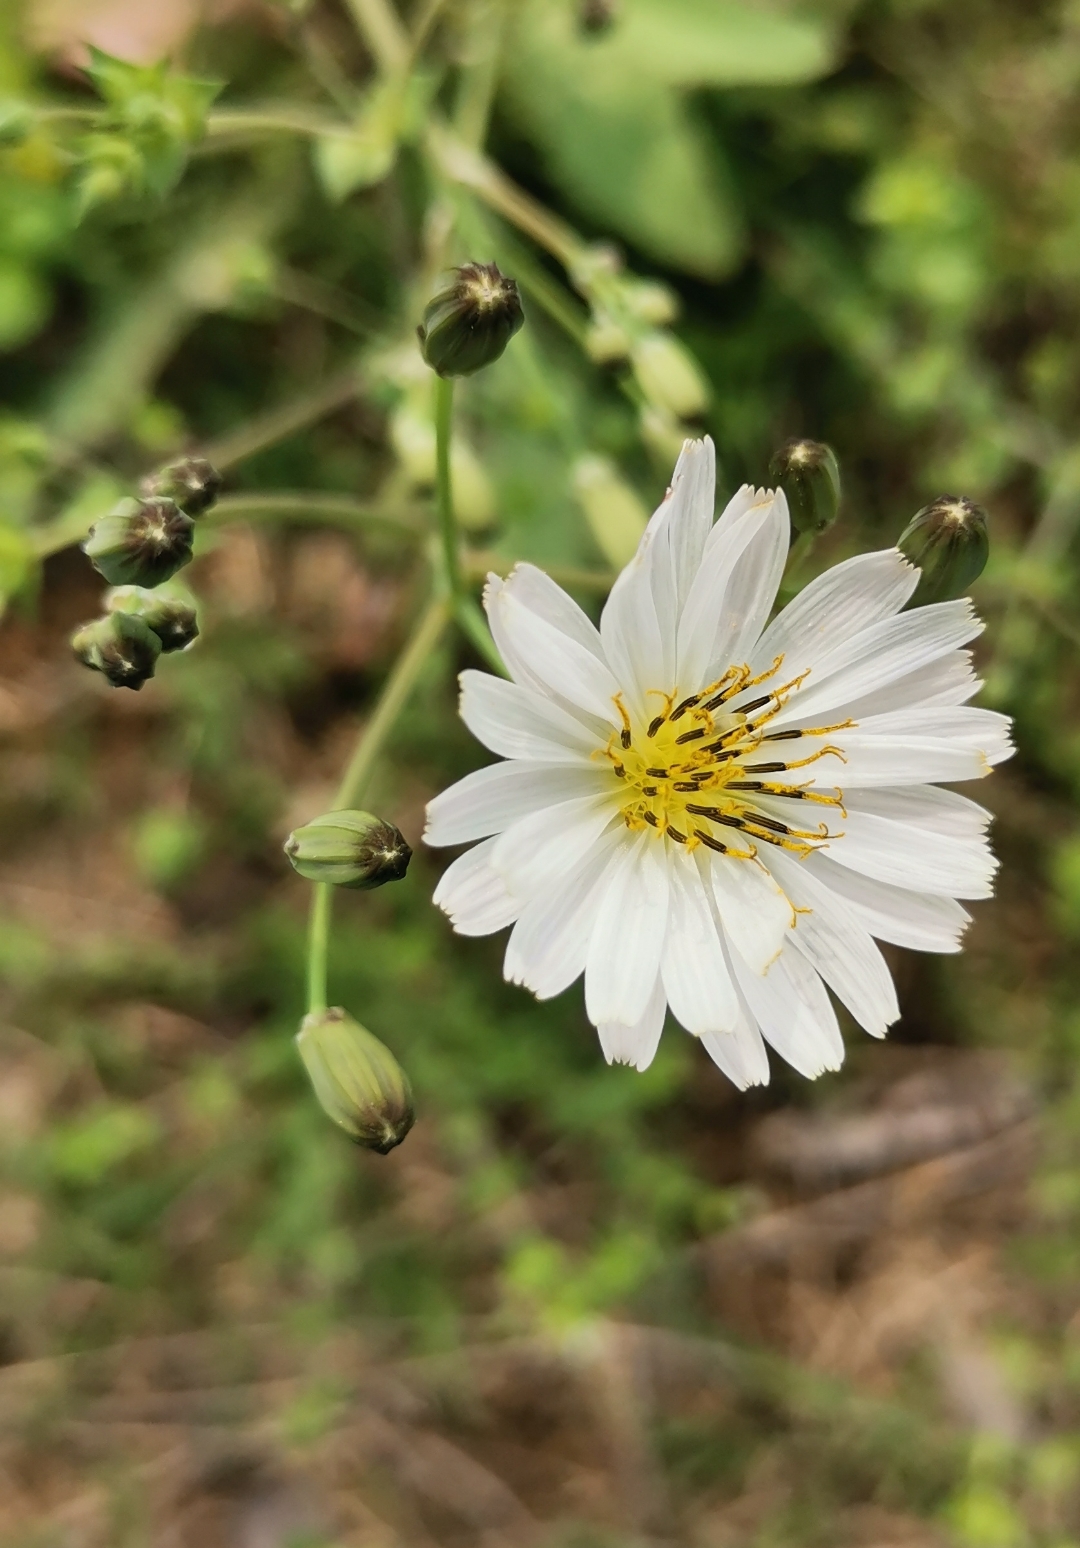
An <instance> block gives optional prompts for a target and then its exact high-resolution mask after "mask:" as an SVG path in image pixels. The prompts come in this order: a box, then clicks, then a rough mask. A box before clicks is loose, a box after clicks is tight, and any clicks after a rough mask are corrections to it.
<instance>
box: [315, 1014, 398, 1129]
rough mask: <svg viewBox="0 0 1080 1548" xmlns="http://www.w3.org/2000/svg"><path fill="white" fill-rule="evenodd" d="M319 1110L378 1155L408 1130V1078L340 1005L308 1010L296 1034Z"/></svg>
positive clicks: (382, 1047)
mask: <svg viewBox="0 0 1080 1548" xmlns="http://www.w3.org/2000/svg"><path fill="white" fill-rule="evenodd" d="M296 1046H297V1049H298V1050H299V1053H300V1057H301V1059H302V1060H303V1061H304V1068H305V1069H306V1070H307V1073H308V1078H309V1079H310V1081H311V1084H312V1088H313V1090H314V1092H315V1095H316V1097H317V1098H318V1102H319V1106H320V1107H321V1108H322V1110H323V1112H324V1113H325V1114H326V1116H327V1117H328V1118H330V1119H331V1120H332V1121H333V1122H334V1123H336V1124H337V1125H338V1127H339V1128H341V1129H344V1130H345V1133H346V1134H347V1135H348V1136H349V1138H350V1139H351V1140H352V1141H353V1142H354V1143H355V1144H357V1145H362V1146H364V1147H365V1148H366V1149H368V1150H376V1151H378V1153H379V1154H380V1155H382V1156H385V1155H386V1154H387V1152H388V1151H391V1150H393V1149H394V1147H395V1146H396V1145H400V1144H401V1142H402V1140H403V1139H404V1138H405V1136H406V1134H408V1132H409V1130H410V1129H411V1128H412V1126H413V1121H414V1119H415V1117H416V1114H415V1113H414V1111H413V1099H412V1088H411V1087H410V1085H409V1078H408V1076H407V1075H406V1074H405V1071H404V1070H403V1069H402V1068H401V1065H400V1064H399V1063H398V1062H397V1060H396V1059H395V1058H394V1056H393V1054H392V1053H391V1052H390V1050H389V1048H387V1047H386V1045H385V1044H384V1043H380V1041H379V1039H378V1038H377V1037H374V1036H373V1035H372V1034H371V1033H370V1032H369V1031H368V1030H367V1028H366V1027H362V1026H361V1025H360V1023H359V1022H358V1021H354V1020H353V1019H352V1017H351V1016H350V1015H349V1014H348V1013H347V1012H346V1011H344V1010H342V1009H341V1007H340V1006H331V1007H330V1008H329V1009H328V1010H321V1011H312V1012H310V1014H309V1015H307V1016H305V1017H304V1020H303V1022H302V1023H301V1025H300V1031H299V1032H298V1033H297V1035H296Z"/></svg>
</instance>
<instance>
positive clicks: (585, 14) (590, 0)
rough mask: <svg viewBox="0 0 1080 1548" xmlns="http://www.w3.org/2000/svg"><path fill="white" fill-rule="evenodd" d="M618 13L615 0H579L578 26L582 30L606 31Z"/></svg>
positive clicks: (592, 31)
mask: <svg viewBox="0 0 1080 1548" xmlns="http://www.w3.org/2000/svg"><path fill="white" fill-rule="evenodd" d="M618 14H619V7H618V5H617V3H616V0H579V3H578V26H579V27H580V28H581V30H582V32H591V33H597V32H606V31H607V30H608V28H609V27H611V26H613V25H614V23H615V20H616V18H617V17H618Z"/></svg>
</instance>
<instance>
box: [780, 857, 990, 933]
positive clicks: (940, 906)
mask: <svg viewBox="0 0 1080 1548" xmlns="http://www.w3.org/2000/svg"><path fill="white" fill-rule="evenodd" d="M803 864H804V866H805V868H806V870H808V871H810V872H812V873H813V875H815V876H817V877H818V878H819V879H820V880H821V881H823V882H825V883H826V884H827V885H828V886H829V887H830V888H831V889H832V891H833V892H835V893H838V894H839V895H840V897H842V898H845V899H846V900H847V902H848V903H849V904H850V905H851V907H852V908H853V909H854V910H855V913H856V914H857V915H858V916H859V918H860V919H861V920H862V922H863V924H864V925H865V926H866V928H867V929H868V930H869V931H870V934H871V935H874V936H876V937H877V938H878V940H879V941H891V942H892V944H893V945H894V946H906V947H908V949H909V950H910V951H937V952H953V951H959V950H960V946H961V937H962V936H963V933H964V931H965V929H966V928H967V926H968V925H969V924H970V923H971V915H970V914H969V913H968V911H967V909H965V908H963V907H961V905H960V904H959V903H957V902H956V900H955V899H954V898H947V897H936V896H934V895H933V894H932V893H928V892H909V891H908V889H907V888H905V887H890V886H889V885H888V884H887V883H886V882H879V881H874V880H873V878H872V877H869V876H861V875H860V874H859V872H858V871H849V870H848V869H847V867H846V866H843V865H837V864H836V862H835V861H833V860H830V859H829V857H828V855H823V854H820V853H818V854H813V855H811V856H810V858H809V859H808V860H805V861H804V862H803Z"/></svg>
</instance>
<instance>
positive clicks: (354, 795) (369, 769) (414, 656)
mask: <svg viewBox="0 0 1080 1548" xmlns="http://www.w3.org/2000/svg"><path fill="white" fill-rule="evenodd" d="M447 616H448V609H447V604H446V600H445V599H444V598H443V597H436V598H435V599H434V601H432V602H429V603H428V606H427V608H426V609H425V611H424V613H423V614H422V616H421V618H420V622H419V623H418V624H417V626H416V629H415V631H414V632H413V635H412V638H411V639H410V640H409V643H408V644H407V645H406V647H405V649H404V651H403V652H402V653H401V655H400V656H399V657H398V659H397V661H396V662H395V664H394V668H393V671H392V672H391V673H390V676H389V677H388V678H387V679H386V682H385V683H384V684H383V690H382V693H381V694H380V695H379V700H378V703H377V704H376V706H375V710H374V713H373V714H372V717H371V719H370V720H369V721H368V723H367V725H366V726H365V727H364V729H363V731H362V732H361V733H360V736H359V738H358V740H357V743H356V748H355V750H354V752H353V755H352V757H351V758H350V760H349V763H348V766H347V768H346V770H345V772H344V774H343V775H342V777H341V783H340V785H339V786H338V789H337V794H336V795H335V796H334V805H333V810H334V811H345V810H347V809H349V808H351V807H355V806H356V805H357V804H358V803H359V802H360V801H362V800H363V798H364V795H365V794H366V792H367V787H368V784H369V782H370V780H371V776H372V773H373V772H374V769H375V764H376V761H377V760H378V757H379V754H380V753H381V752H382V750H383V747H384V745H385V743H386V739H387V737H388V735H389V734H390V732H391V731H392V729H393V727H394V723H395V721H396V720H397V717H398V715H399V714H400V713H401V711H402V709H403V708H404V706H405V704H406V702H407V700H408V698H409V695H410V694H411V693H412V690H413V688H414V687H415V686H416V679H417V678H418V677H419V675H420V672H421V670H422V668H423V665H424V663H425V661H426V660H427V659H428V657H429V655H430V654H431V652H432V650H433V649H434V647H435V645H436V643H437V641H438V638H439V635H440V634H441V633H442V631H443V629H444V628H445V626H446V621H447ZM333 903H334V898H333V887H332V886H331V885H330V884H329V883H328V882H318V883H316V885H315V889H314V891H313V893H312V897H311V913H310V916H309V921H308V958H307V991H308V1011H309V1012H312V1011H322V1010H325V1009H326V963H327V955H328V951H329V944H330V917H331V913H332V910H333Z"/></svg>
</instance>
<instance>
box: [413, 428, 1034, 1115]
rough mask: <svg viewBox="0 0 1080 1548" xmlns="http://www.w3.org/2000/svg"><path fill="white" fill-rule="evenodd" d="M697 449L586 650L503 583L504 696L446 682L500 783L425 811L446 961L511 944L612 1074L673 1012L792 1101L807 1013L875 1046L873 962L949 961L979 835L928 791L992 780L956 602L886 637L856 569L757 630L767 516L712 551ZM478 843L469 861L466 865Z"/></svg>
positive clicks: (903, 619) (516, 972) (829, 1061)
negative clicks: (447, 853)
mask: <svg viewBox="0 0 1080 1548" xmlns="http://www.w3.org/2000/svg"><path fill="white" fill-rule="evenodd" d="M714 485H715V463H714V456H713V447H712V442H711V441H709V440H705V441H703V442H702V441H695V442H687V443H686V445H685V446H684V448H683V452H682V455H681V457H680V458H679V463H678V466H677V467H676V469H675V476H674V478H673V480H672V485H671V488H670V490H669V491H668V494H667V497H666V498H665V500H664V502H663V504H662V505H661V506H660V509H659V510H658V511H657V512H656V514H655V515H654V516H653V518H652V520H651V522H650V523H649V526H648V529H647V530H646V532H645V534H644V536H643V537H642V539H641V543H640V546H639V548H638V551H637V553H636V555H635V556H634V558H633V559H632V560H631V562H630V564H629V565H627V567H626V569H625V570H624V571H623V572H622V574H621V575H620V576H619V578H618V580H617V581H616V583H615V586H614V588H613V589H612V592H611V595H610V596H609V598H608V600H607V604H606V605H605V607H604V611H603V614H602V616H601V620H600V628H599V631H598V630H597V629H596V628H595V627H594V626H593V624H592V623H591V622H590V621H589V619H588V618H587V617H586V615H585V614H584V613H583V612H582V611H581V609H580V608H579V607H578V606H577V604H576V603H575V602H574V601H572V599H571V598H570V597H568V596H567V595H566V593H565V592H564V591H562V590H561V589H560V587H558V586H557V585H556V584H555V582H554V581H552V580H551V579H550V578H549V577H548V576H546V575H545V574H544V573H543V572H542V571H540V570H538V569H536V568H534V567H533V566H532V565H527V564H522V565H519V566H518V567H517V568H516V569H515V570H514V571H513V573H512V574H511V575H510V577H509V578H508V579H507V580H505V581H502V580H500V579H499V578H498V577H497V576H494V575H492V576H490V577H489V580H488V585H487V591H486V594H485V598H484V601H485V606H486V608H487V613H488V618H489V620H490V623H491V630H492V634H493V635H494V637H495V640H496V643H497V644H498V647H499V650H500V651H501V652H502V657H503V660H504V661H505V663H506V666H507V669H508V671H509V672H510V675H511V678H512V681H510V682H506V681H503V680H501V679H499V678H496V677H491V676H488V675H487V674H485V673H483V672H474V671H467V672H463V673H462V675H461V714H462V718H463V719H464V721H465V723H466V725H467V726H468V727H469V729H470V730H471V731H472V732H473V734H474V735H475V736H476V737H478V738H479V740H480V741H481V742H483V743H484V745H485V746H486V747H488V748H490V749H491V751H492V752H495V753H498V754H499V755H500V756H501V757H502V758H503V759H505V760H506V761H505V762H502V763H495V764H492V765H491V766H490V767H488V768H483V769H479V770H477V771H476V773H473V774H469V775H467V776H466V777H465V778H464V779H463V780H460V781H459V782H458V783H457V784H456V785H454V786H452V787H451V788H450V789H449V790H446V791H444V792H443V794H442V795H439V796H437V797H436V798H435V800H433V801H432V802H431V804H430V805H429V807H428V827H427V832H426V835H425V837H426V839H427V842H428V843H429V844H434V845H443V844H466V843H471V844H474V847H473V848H472V849H469V850H468V851H467V852H466V853H465V854H463V855H461V857H460V858H459V859H457V860H455V861H454V862H453V864H452V865H451V866H450V867H449V868H448V870H447V871H446V872H445V874H444V876H443V878H442V880H441V881H440V883H439V886H438V888H437V889H436V892H435V901H436V903H438V904H439V905H440V907H442V908H443V909H444V910H445V911H446V913H447V914H448V915H449V916H450V919H451V920H452V921H453V924H454V928H455V929H456V930H458V931H459V932H460V933H461V934H463V935H488V934H490V933H491V932H492V931H495V930H499V929H501V928H502V927H503V926H504V925H510V924H512V925H513V930H512V931H511V933H510V938H509V941H508V943H507V947H506V960H505V973H506V977H507V978H508V979H509V980H511V981H512V982H513V983H519V984H524V985H525V986H526V987H527V988H529V989H531V990H532V991H533V993H534V994H535V995H536V996H537V997H538V998H539V999H547V998H549V997H550V996H552V995H556V994H559V993H560V992H561V991H562V990H563V989H565V988H566V987H567V986H568V985H569V984H571V983H573V982H574V980H575V979H577V978H578V977H580V976H581V974H582V973H584V975H585V1007H586V1010H587V1012H588V1016H589V1019H590V1021H592V1022H593V1024H594V1025H595V1026H596V1028H597V1030H598V1032H599V1034H600V1041H601V1044H602V1045H603V1049H604V1053H605V1055H606V1056H607V1059H608V1061H609V1062H611V1061H612V1060H614V1061H617V1062H621V1063H626V1064H633V1065H636V1066H637V1068H638V1069H645V1068H646V1066H647V1065H648V1064H649V1063H650V1062H651V1060H652V1058H653V1055H654V1053H655V1052H656V1046H657V1043H658V1041H659V1038H660V1032H661V1028H662V1026H663V1022H664V1015H665V1011H666V1010H667V1009H668V1008H669V1007H670V1009H671V1011H672V1014H673V1015H674V1016H675V1018H676V1020H678V1021H679V1022H681V1023H682V1025H683V1026H684V1027H685V1028H686V1029H687V1031H688V1032H692V1033H693V1034H695V1036H697V1037H699V1038H700V1039H701V1040H702V1042H703V1043H704V1044H705V1046H706V1048H707V1049H708V1050H709V1053H710V1054H711V1055H712V1057H713V1059H714V1060H715V1061H716V1063H717V1064H718V1065H719V1066H720V1068H721V1069H722V1070H723V1071H724V1073H725V1074H726V1075H728V1076H729V1077H730V1079H731V1080H732V1081H734V1082H735V1084H736V1085H737V1086H740V1087H746V1086H749V1085H753V1084H755V1083H759V1082H764V1081H767V1080H768V1078H769V1066H768V1060H767V1057H766V1053H765V1047H764V1043H763V1041H762V1039H764V1042H765V1043H769V1044H771V1046H772V1047H773V1048H774V1049H775V1050H776V1052H777V1053H779V1054H780V1055H781V1056H782V1057H783V1058H785V1059H787V1060H788V1062H789V1063H790V1064H792V1065H794V1066H795V1068H796V1069H797V1070H800V1071H801V1072H802V1073H803V1074H804V1075H807V1076H810V1077H811V1078H812V1077H814V1076H816V1075H819V1074H820V1073H821V1072H822V1071H823V1070H830V1069H837V1068H838V1067H839V1065H840V1063H841V1061H842V1059H843V1055H844V1049H843V1043H842V1040H841V1037H840V1031H839V1028H838V1026H837V1020H836V1014H835V1012H834V1010H833V1007H832V1004H831V1002H830V999H829V996H828V994H827V993H826V990H825V985H826V984H827V985H828V986H829V988H830V989H831V990H832V991H833V993H834V994H835V995H836V996H837V998H838V999H840V1000H842V1001H843V1003H844V1004H845V1005H846V1006H847V1008H848V1009H849V1010H850V1012H851V1014H852V1015H853V1016H854V1018H855V1020H856V1021H857V1022H859V1024H860V1025H861V1026H863V1027H864V1028H865V1029H866V1031H867V1032H869V1033H871V1034H872V1035H873V1036H874V1037H881V1036H883V1035H884V1033H885V1030H886V1028H887V1027H888V1026H889V1024H890V1023H891V1022H893V1021H895V1020H896V1018H897V1016H898V1015H899V1010H898V1007H897V1002H896V993H895V990H894V988H893V983H892V978H891V976H890V973H889V970H888V967H887V966H886V964H885V960H884V958H883V957H882V955H881V952H880V951H879V949H878V947H877V945H876V944H875V941H874V937H875V936H876V937H878V939H880V940H884V941H891V942H893V943H894V944H896V945H900V946H908V947H911V948H913V949H914V950H917V951H941V952H949V951H957V950H959V947H960V937H961V935H962V933H963V930H964V927H965V926H966V924H967V923H968V921H969V917H970V916H969V915H968V914H967V913H966V911H965V910H964V909H963V908H962V907H961V905H960V904H959V902H957V899H958V898H984V897H988V896H990V894H991V890H992V889H991V878H992V876H993V873H994V870H995V867H996V861H995V860H994V857H993V855H992V854H991V852H990V848H989V845H988V843H987V841H986V837H985V831H986V828H987V824H988V822H989V815H988V813H986V812H985V811H984V810H983V809H982V808H981V807H979V806H976V805H975V804H974V803H973V802H972V801H969V800H968V799H967V797H966V796H962V795H958V794H956V793H955V792H954V791H951V790H942V789H940V788H939V787H938V785H937V784H935V783H934V781H937V780H947V781H950V782H952V781H956V780H968V779H979V778H981V777H982V776H983V775H984V774H988V773H989V772H990V768H991V766H992V765H993V764H995V763H998V762H1000V761H1001V760H1002V759H1004V758H1007V757H1008V756H1009V755H1010V753H1011V750H1012V749H1011V746H1010V743H1009V722H1008V720H1007V719H1006V717H1005V716H1003V715H997V714H994V713H992V712H991V711H989V710H983V709H975V708H971V707H969V706H967V704H966V700H968V699H970V698H971V696H972V694H973V693H974V692H975V691H976V689H977V688H978V687H979V683H978V681H977V680H976V678H975V676H974V673H973V672H972V668H971V661H970V654H969V652H968V651H966V650H964V649H962V648H961V647H963V646H964V645H965V644H966V643H967V642H968V641H969V640H971V639H973V638H974V636H975V635H977V634H978V633H979V632H980V630H981V628H982V625H981V624H980V622H979V620H978V619H977V618H976V616H975V613H974V611H973V609H972V606H971V603H970V602H969V601H967V600H962V601H957V602H941V603H937V604H935V605H933V606H931V607H922V608H917V609H913V610H912V611H910V612H901V609H902V608H903V606H904V604H905V602H906V601H907V600H908V598H909V597H910V595H911V593H912V591H913V590H914V588H915V585H916V582H917V581H918V578H919V572H918V571H917V570H916V569H914V568H913V567H912V566H911V565H909V564H908V563H907V561H906V560H905V559H904V558H903V556H902V555H901V554H900V553H899V551H898V550H897V549H894V548H892V549H887V550H885V551H884V552H881V553H872V554H864V555H862V556H860V557H858V558H855V559H848V560H846V561H845V562H844V563H843V564H838V565H836V566H835V568H834V569H831V570H828V571H827V572H826V573H825V574H824V575H821V576H820V577H819V578H818V579H817V580H815V581H813V582H811V584H810V585H808V586H807V587H806V588H805V590H804V591H802V592H801V593H800V595H799V596H797V597H796V598H795V600H794V601H793V602H791V603H790V604H789V605H788V606H787V607H786V608H785V609H784V610H783V612H781V613H780V614H779V615H778V616H777V617H776V618H774V619H773V621H772V623H768V618H769V614H770V611H771V609H772V606H773V603H774V601H775V598H776V593H777V588H778V587H779V584H780V578H781V575H782V573H783V569H784V562H785V558H786V555H787V548H788V512H787V505H786V502H785V499H784V496H783V494H782V493H779V492H775V491H770V490H755V489H751V488H749V487H745V488H743V489H740V490H739V492H738V494H737V495H735V497H734V498H733V499H732V500H731V501H730V502H729V504H728V506H727V509H726V510H725V511H724V513H723V515H722V516H721V517H720V520H719V521H718V522H717V523H716V524H715V526H714V525H713V509H714ZM477 840H479V841H480V842H476V841H477Z"/></svg>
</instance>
